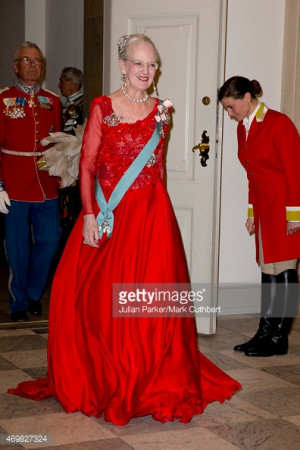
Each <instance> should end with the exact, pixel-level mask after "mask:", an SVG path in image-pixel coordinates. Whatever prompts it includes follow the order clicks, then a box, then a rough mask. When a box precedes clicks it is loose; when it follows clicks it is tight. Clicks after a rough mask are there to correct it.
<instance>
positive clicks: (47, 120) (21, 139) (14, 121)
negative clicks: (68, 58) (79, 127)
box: [0, 86, 61, 202]
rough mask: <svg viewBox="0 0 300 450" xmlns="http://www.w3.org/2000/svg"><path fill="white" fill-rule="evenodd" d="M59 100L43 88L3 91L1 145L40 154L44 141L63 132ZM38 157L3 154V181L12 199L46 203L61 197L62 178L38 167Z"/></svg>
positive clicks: (0, 168) (0, 174) (0, 164)
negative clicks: (51, 135)
mask: <svg viewBox="0 0 300 450" xmlns="http://www.w3.org/2000/svg"><path fill="white" fill-rule="evenodd" d="M60 128H61V106H60V100H59V97H58V96H57V95H56V94H53V93H52V92H49V91H47V90H44V89H40V90H39V91H38V92H37V93H36V94H33V95H30V94H26V93H23V92H22V91H21V90H19V89H18V88H17V87H15V86H14V87H11V88H9V89H5V90H3V91H2V92H0V146H1V148H2V149H7V150H13V151H18V152H37V151H38V152H39V151H44V150H45V149H46V148H47V147H43V146H42V145H41V142H40V141H41V139H43V138H44V137H46V136H49V133H50V132H55V131H60ZM38 159H39V158H38V157H35V156H19V155H17V156H16V155H12V154H6V153H3V152H2V153H1V158H0V178H1V179H2V180H3V184H4V188H5V190H6V191H7V193H8V195H9V198H10V199H11V200H21V201H27V202H42V201H43V200H44V199H47V200H50V199H53V198H57V197H58V186H59V179H58V178H56V177H52V176H50V175H49V174H48V172H47V171H41V170H39V169H38V167H37V164H36V162H37V160H38Z"/></svg>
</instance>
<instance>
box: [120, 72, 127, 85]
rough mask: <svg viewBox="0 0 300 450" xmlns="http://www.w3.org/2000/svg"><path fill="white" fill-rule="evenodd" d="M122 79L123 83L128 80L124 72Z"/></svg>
mask: <svg viewBox="0 0 300 450" xmlns="http://www.w3.org/2000/svg"><path fill="white" fill-rule="evenodd" d="M121 80H122V82H123V83H125V81H126V74H125V73H123V72H122V73H121Z"/></svg>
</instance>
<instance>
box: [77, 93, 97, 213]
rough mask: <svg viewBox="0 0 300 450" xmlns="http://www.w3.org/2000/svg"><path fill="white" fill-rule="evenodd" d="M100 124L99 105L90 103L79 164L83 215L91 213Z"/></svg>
mask: <svg viewBox="0 0 300 450" xmlns="http://www.w3.org/2000/svg"><path fill="white" fill-rule="evenodd" d="M101 122H102V112H101V108H100V105H99V104H98V103H96V102H92V103H91V109H90V115H89V118H88V121H87V124H86V127H85V131H84V135H83V140H82V148H81V156H80V163H79V180H80V195H81V203H82V211H83V215H85V214H92V213H93V203H94V198H95V187H94V178H95V174H96V168H97V167H96V161H97V156H98V152H99V148H100V143H101V135H102V133H101Z"/></svg>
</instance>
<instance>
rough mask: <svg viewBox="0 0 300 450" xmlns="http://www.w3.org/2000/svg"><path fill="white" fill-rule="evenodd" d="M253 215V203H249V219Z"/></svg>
mask: <svg viewBox="0 0 300 450" xmlns="http://www.w3.org/2000/svg"><path fill="white" fill-rule="evenodd" d="M253 217H254V213H253V205H248V219H249V218H253Z"/></svg>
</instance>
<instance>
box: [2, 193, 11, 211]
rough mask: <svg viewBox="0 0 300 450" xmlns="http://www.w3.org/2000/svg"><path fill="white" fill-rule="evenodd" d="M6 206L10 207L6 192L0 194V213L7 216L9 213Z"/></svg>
mask: <svg viewBox="0 0 300 450" xmlns="http://www.w3.org/2000/svg"><path fill="white" fill-rule="evenodd" d="M6 206H10V200H9V196H8V195H7V192H6V191H1V192H0V213H3V214H8V213H9V211H8V209H7V207H6Z"/></svg>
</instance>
